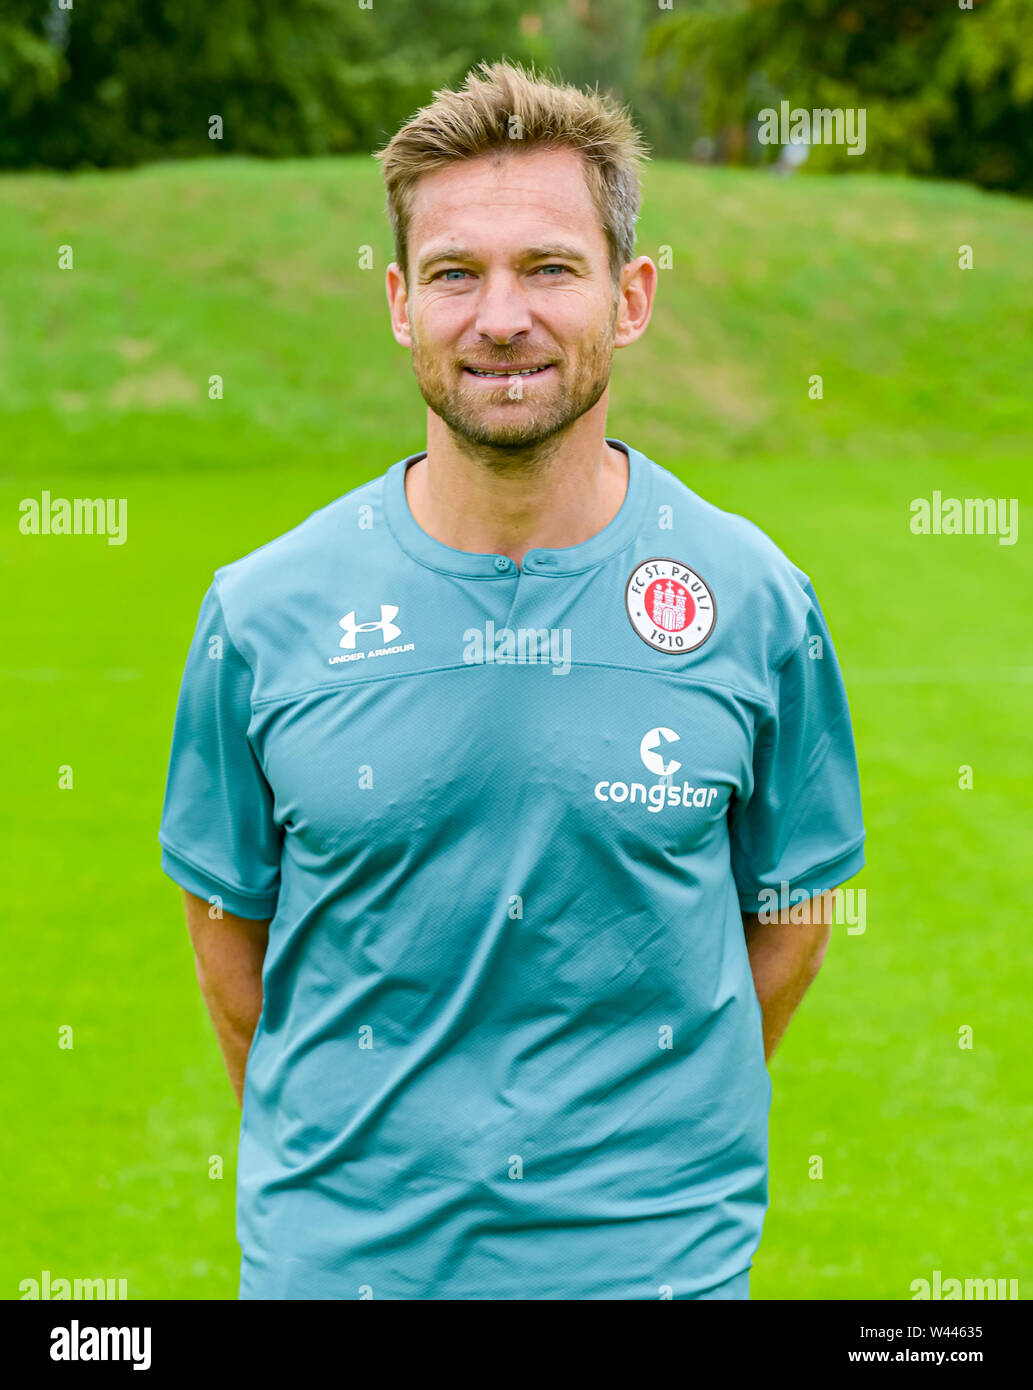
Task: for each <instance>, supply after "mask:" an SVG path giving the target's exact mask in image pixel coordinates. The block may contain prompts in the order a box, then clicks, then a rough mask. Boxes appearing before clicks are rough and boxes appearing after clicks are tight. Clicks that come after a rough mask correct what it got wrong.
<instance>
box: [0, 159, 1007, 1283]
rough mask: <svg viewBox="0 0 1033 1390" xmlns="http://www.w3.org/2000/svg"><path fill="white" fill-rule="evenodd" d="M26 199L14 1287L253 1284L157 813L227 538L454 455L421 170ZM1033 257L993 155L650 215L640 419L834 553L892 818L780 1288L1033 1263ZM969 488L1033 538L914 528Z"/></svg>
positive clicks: (617, 423) (85, 182)
mask: <svg viewBox="0 0 1033 1390" xmlns="http://www.w3.org/2000/svg"><path fill="white" fill-rule="evenodd" d="M0 209H2V212H0V267H2V284H0V388H2V389H0V440H2V454H0V458H2V461H0V508H2V516H3V518H4V521H3V526H2V529H0V535H2V560H3V566H4V569H3V576H4V580H5V596H6V601H5V603H4V624H5V629H6V631H5V637H4V649H3V653H2V655H0V668H2V674H3V685H2V690H3V696H2V700H3V715H4V721H5V724H4V726H5V728H6V729H7V730H8V733H7V738H6V740H5V743H6V748H5V756H4V759H3V763H4V771H5V774H6V776H5V794H4V796H3V799H2V814H3V828H2V833H3V845H4V851H5V853H4V860H5V864H6V872H5V875H4V879H5V888H6V892H5V904H4V920H5V937H6V942H7V949H6V951H5V959H6V968H5V970H4V972H3V980H2V989H3V993H2V999H0V1019H2V1024H3V1029H4V1034H3V1039H2V1046H3V1057H4V1063H5V1065H4V1067H3V1071H2V1080H0V1106H2V1110H3V1114H4V1117H5V1123H4V1125H3V1127H2V1129H3V1139H2V1143H3V1150H2V1160H3V1173H4V1181H3V1193H4V1207H5V1209H4V1210H3V1212H2V1222H3V1241H2V1245H0V1252H2V1253H0V1296H2V1297H6V1298H17V1297H18V1296H19V1293H18V1285H19V1282H20V1281H21V1280H22V1279H26V1278H37V1279H38V1278H39V1277H40V1274H41V1271H42V1270H44V1269H49V1270H50V1271H51V1272H52V1274H53V1275H54V1276H55V1277H57V1276H64V1277H75V1276H80V1277H123V1278H127V1279H128V1281H129V1292H130V1296H131V1297H133V1298H233V1297H235V1295H236V1277H237V1260H238V1253H237V1247H236V1243H235V1239H234V1229H233V1205H234V1180H235V1148H236V1123H237V1112H236V1106H235V1103H234V1100H233V1097H232V1094H231V1091H230V1087H229V1083H228V1081H227V1080H226V1078H225V1076H224V1074H223V1071H222V1066H221V1062H220V1060H219V1056H218V1051H217V1047H216V1044H215V1040H214V1036H213V1034H212V1032H211V1029H210V1025H209V1024H208V1021H207V1016H206V1014H205V1012H204V1007H203V1004H202V1002H201V999H200V996H199V993H198V990H197V986H196V984H195V980H194V975H193V964H192V958H191V953H190V950H189V946H188V940H187V935H186V930H185V927H184V924H183V919H182V913H181V907H180V898H179V892H178V890H177V889H176V888H175V887H174V885H173V884H172V883H171V882H170V881H169V880H167V879H166V878H165V877H164V876H163V875H162V873H161V872H160V869H159V866H158V845H157V840H156V832H157V826H158V818H159V813H160V806H161V798H162V792H163V787H164V779H165V771H166V760H167V756H168V746H169V738H170V733H171V721H172V714H173V709H174V705H175V699H176V694H177V690H178V683H179V678H180V674H181V670H182V665H183V661H184V659H185V655H186V650H187V645H188V642H189V639H190V636H191V634H192V632H193V628H194V623H195V620H196V616H197V608H198V604H199V602H200V599H201V596H202V594H203V592H204V590H205V588H206V587H207V584H208V582H209V580H210V577H211V573H212V571H213V569H214V568H216V567H217V566H218V565H221V564H224V563H226V562H228V561H230V560H232V559H234V558H236V557H238V556H240V555H242V554H244V553H246V552H247V551H249V550H251V549H253V548H254V547H256V546H258V545H260V544H262V543H263V542H265V541H267V540H269V539H271V538H272V537H273V536H275V535H278V534H279V533H281V532H282V531H284V530H286V529H288V528H289V527H290V526H292V525H294V524H295V523H296V522H298V521H300V520H301V519H302V518H304V517H305V516H306V515H308V513H310V512H311V511H313V510H315V509H316V508H317V507H320V506H322V505H324V504H325V503H326V502H328V501H330V500H331V499H333V498H334V497H337V496H340V495H341V494H342V493H343V492H346V491H348V490H349V489H350V488H352V487H353V486H355V485H356V484H358V483H360V482H362V481H364V480H365V479H367V478H370V477H372V476H374V475H376V474H378V473H381V472H383V471H384V470H385V469H386V468H387V467H388V466H389V465H390V464H391V463H393V462H394V461H395V460H396V459H397V458H399V457H401V456H402V455H404V454H407V453H411V452H413V451H415V450H416V449H419V448H420V447H422V442H423V420H424V413H423V406H422V402H421V400H420V399H419V396H418V393H417V391H416V388H415V383H414V381H413V379H412V376H411V372H410V368H409V361H408V356H407V354H406V353H405V352H403V351H402V350H401V349H400V348H398V347H397V346H396V345H395V343H394V341H393V339H392V338H391V336H390V333H389V330H388V324H387V318H386V311H385V306H384V299H383V268H384V265H385V262H386V260H387V259H389V258H390V257H389V238H388V233H387V224H386V218H385V217H384V216H383V213H382V191H381V188H380V185H379V181H378V174H377V170H376V168H375V166H374V164H373V161H372V160H369V159H356V160H350V161H331V160H326V161H316V162H307V163H301V162H299V163H291V164H283V165H276V166H270V165H266V164H262V163H258V162H255V163H251V162H246V161H211V162H208V163H202V164H171V165H164V166H161V165H159V166H152V167H150V168H146V169H142V170H139V171H136V172H131V173H120V174H115V175H110V174H106V175H86V176H76V177H73V178H65V177H57V176H19V177H11V176H6V177H3V178H0ZM962 244H968V245H971V246H972V248H973V256H974V268H973V269H971V270H964V271H963V270H959V269H958V265H957V261H958V248H959V246H961V245H962ZM63 245H70V246H71V247H72V249H73V254H74V266H75V268H74V269H73V270H65V271H61V270H59V269H58V254H59V248H60V247H61V246H63ZM1031 245H1033V206H1030V205H1029V204H1022V203H1019V202H1016V201H1012V200H1009V199H1006V198H1003V197H996V196H988V195H986V194H983V193H980V192H977V191H974V190H972V189H969V188H966V187H961V186H948V185H942V184H941V185H936V184H918V183H913V182H908V181H905V180H896V179H887V178H873V177H863V176H853V177H850V178H847V179H818V178H809V179H808V178H798V179H791V180H780V179H778V178H776V177H771V176H763V175H756V174H749V173H740V172H736V171H724V170H714V171H709V170H699V169H694V168H690V167H682V166H674V165H662V164H657V165H654V166H652V167H651V168H650V170H649V172H648V175H647V181H646V205H645V213H644V216H643V219H642V221H641V223H640V228H639V247H640V250H642V251H644V252H646V253H648V254H650V255H652V256H653V257H654V259H659V258H660V256H661V255H663V254H664V252H663V250H662V248H664V247H669V248H670V255H671V257H672V260H673V263H672V265H671V267H670V268H669V269H665V270H664V271H663V272H662V274H661V277H660V295H659V305H658V309H657V312H656V315H655V318H654V321H653V325H652V327H651V329H650V331H649V333H648V334H647V336H646V338H645V339H644V340H643V342H641V343H640V344H638V345H637V346H635V347H634V348H631V349H628V350H626V351H624V352H622V353H620V354H618V358H617V361H616V364H615V373H614V382H613V389H612V396H611V411H610V420H609V433H610V434H611V435H616V436H617V437H619V438H623V439H625V440H627V441H629V442H630V443H632V444H634V445H635V446H636V447H637V448H640V449H642V450H643V451H644V452H645V453H647V454H648V455H650V456H651V457H652V458H654V459H656V460H657V461H658V462H659V463H662V464H663V465H664V466H666V467H668V468H671V469H672V470H673V471H675V472H676V473H678V474H679V475H680V476H681V477H683V478H684V479H685V480H686V481H687V482H688V483H689V484H690V486H692V487H694V488H695V489H696V490H697V491H699V492H701V493H702V494H703V495H704V496H706V497H707V498H709V499H711V500H712V501H714V502H716V503H717V504H718V505H720V506H723V507H726V508H728V509H730V510H733V511H737V512H742V513H744V514H745V515H747V516H749V517H750V518H752V519H753V520H754V521H756V522H757V523H758V524H759V525H760V526H762V527H763V528H764V529H765V530H766V531H767V532H768V533H769V534H770V535H771V536H773V538H774V539H775V540H776V541H777V542H778V543H779V544H780V545H781V546H782V547H783V549H784V550H786V551H787V553H788V554H789V555H790V556H791V557H792V559H794V560H795V561H796V563H797V564H799V565H800V566H801V568H803V569H804V570H806V571H807V572H808V573H809V574H810V575H811V577H812V579H813V581H814V584H815V587H816V589H817V592H818V594H819V595H820V597H821V600H822V604H823V607H824V610H825V613H826V616H827V618H828V620H829V624H830V627H831V630H832V633H833V636H834V638H835V640H836V644H837V649H838V652H839V656H840V660H841V663H842V666H843V671H844V675H845V679H846V682H847V688H848V691H849V694H850V698H851V707H852V711H853V716H854V724H855V731H856V737H857V743H858V751H859V757H860V763H861V774H862V783H863V792H864V804H865V820H866V824H867V829H868V844H867V855H868V864H867V867H866V868H865V870H864V871H863V873H862V874H861V875H860V876H859V878H858V879H857V880H856V882H855V884H854V885H853V886H854V887H863V888H864V889H865V890H866V892H867V904H866V909H867V911H866V916H867V929H866V931H865V932H864V933H863V934H853V935H852V934H848V933H847V931H846V928H845V926H844V927H839V928H837V929H836V930H835V932H834V934H833V941H832V944H831V946H830V949H829V954H828V958H827V961H826V964H825V967H824V969H823V971H822V973H821V975H820V976H819V978H818V981H817V982H816V984H815V986H814V987H813V989H812V991H811V993H810V994H809V995H808V997H807V999H806V1000H805V1002H804V1004H803V1006H802V1008H801V1010H800V1013H799V1014H798V1015H797V1017H796V1019H795V1020H794V1021H793V1023H792V1024H791V1026H790V1029H789V1032H788V1034H787V1036H786V1038H785V1040H784V1041H783V1043H782V1046H781V1048H780V1050H779V1052H778V1053H777V1054H776V1056H775V1058H774V1061H773V1064H772V1074H773V1080H774V1088H775V1098H774V1104H773V1109H772V1120H771V1156H772V1167H771V1192H772V1207H771V1211H770V1212H769V1215H768V1219H767V1224H766V1227H765V1235H764V1240H763V1242H762V1244H761V1247H760V1250H759V1252H758V1255H757V1258H756V1261H755V1264H754V1271H753V1281H752V1287H753V1295H754V1297H756V1298H798V1299H841V1298H892V1299H906V1298H909V1297H910V1284H911V1281H912V1280H913V1279H918V1278H926V1279H929V1278H931V1277H932V1271H933V1270H935V1269H939V1270H940V1271H941V1272H942V1274H943V1277H944V1278H948V1277H958V1278H965V1277H970V1278H984V1277H993V1278H1018V1279H1019V1280H1020V1296H1022V1297H1028V1296H1029V1292H1030V1290H1031V1289H1033V1239H1031V1232H1033V1161H1031V1158H1030V1134H1031V1131H1033V1086H1031V1083H1030V1078H1029V1073H1028V1072H1027V1070H1026V1046H1027V1029H1028V1018H1029V1010H1030V998H1031V984H1033V979H1031V977H1033V947H1031V945H1030V933H1029V926H1028V924H1027V922H1026V920H1025V918H1026V902H1025V874H1026V872H1028V870H1029V866H1030V842H1031V834H1030V829H1031V824H1033V819H1031V813H1033V753H1031V740H1030V723H1031V714H1033V699H1031V697H1033V654H1031V632H1033V621H1031V619H1033V612H1031V609H1033V599H1031V595H1033V560H1031V558H1030V556H1031V551H1030V546H1029V542H1028V538H1027V535H1026V533H1025V531H1024V530H1023V528H1024V527H1026V526H1027V525H1029V524H1030V523H1029V522H1028V521H1027V520H1026V516H1025V515H1024V514H1021V509H1022V507H1023V506H1024V505H1025V504H1026V502H1027V500H1028V499H1029V497H1030V491H1029V487H1028V484H1027V479H1028V477H1029V469H1030V464H1031V458H1033V447H1031V446H1033V389H1031V382H1033V373H1031V367H1033V342H1031V334H1030V322H1029V315H1028V311H1027V309H1026V308H1025V306H1028V305H1029V303H1030V302H1031V300H1033V257H1031V256H1030V254H1029V248H1030V246H1031ZM364 246H368V247H370V248H372V258H373V263H374V269H372V270H365V269H359V268H358V265H359V256H360V249H361V248H362V247H364ZM815 373H817V374H820V375H821V376H822V377H823V381H824V398H823V399H822V400H820V401H816V400H811V399H809V398H808V379H809V378H810V377H811V375H812V374H815ZM213 374H219V375H221V376H222V377H223V378H224V382H225V388H224V389H225V397H224V399H223V400H221V401H210V400H209V399H208V397H207V383H208V378H209V377H210V376H211V375H213ZM43 489H47V490H49V491H50V493H51V494H52V496H55V497H77V496H79V497H82V496H90V497H124V498H126V499H127V503H128V540H127V543H126V544H125V545H124V546H109V545H107V544H106V543H105V542H104V540H103V539H100V538H97V537H89V536H70V537H57V536H46V537H45V536H35V537H29V536H22V535H20V534H19V531H18V519H19V511H18V504H19V501H20V500H21V499H23V498H28V497H36V498H38V497H39V496H40V493H41V491H42V490H43ZM934 489H939V490H940V491H941V492H942V493H943V495H944V496H955V497H960V498H964V497H1003V498H1018V499H1019V501H1020V530H1019V541H1018V544H1016V545H1010V546H1007V545H1000V544H998V541H997V539H996V538H995V537H993V536H914V535H912V534H911V532H910V529H909V517H910V508H909V504H910V502H911V499H913V498H918V497H931V495H932V493H933V491H934ZM963 764H967V765H970V766H971V767H972V769H973V774H972V775H973V785H972V788H971V789H970V790H961V789H959V785H958V781H959V767H961V766H962V765H963ZM64 765H70V766H71V767H72V769H73V776H74V786H73V788H72V789H60V788H59V785H58V781H59V769H60V768H61V767H62V766H64ZM63 1026H70V1027H71V1028H72V1029H73V1030H74V1033H73V1037H74V1046H73V1047H72V1048H71V1049H61V1048H59V1046H58V1039H59V1029H60V1028H62V1027H63ZM966 1026H968V1027H971V1029H972V1030H973V1035H972V1036H973V1045H972V1047H971V1048H970V1049H968V1048H964V1049H963V1048H960V1047H959V1030H960V1029H963V1028H964V1027H966ZM212 1155H221V1156H222V1159H223V1161H224V1173H223V1177H222V1178H221V1179H218V1178H212V1177H210V1176H209V1171H210V1159H211V1156H212ZM814 1155H819V1156H821V1158H822V1160H823V1170H824V1172H823V1177H822V1178H821V1179H820V1180H815V1179H813V1178H812V1177H810V1176H809V1165H810V1163H811V1159H812V1156H814Z"/></svg>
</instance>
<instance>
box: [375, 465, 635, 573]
mask: <svg viewBox="0 0 1033 1390" xmlns="http://www.w3.org/2000/svg"><path fill="white" fill-rule="evenodd" d="M606 442H607V444H609V445H611V447H612V448H614V449H620V450H621V452H622V453H625V454H627V456H628V487H627V491H626V492H625V495H624V501H623V502H622V503H621V507H620V510H619V511H618V512H617V515H616V516H615V517H614V518H613V520H612V521H611V522H610V523H609V525H608V526H604V527H603V529H602V530H601V531H598V532H596V534H595V535H594V536H589V538H588V540H586V541H582V542H581V544H580V545H571V546H564V547H562V548H560V549H558V550H543V549H540V548H539V549H534V550H529V551H528V552H527V554H526V555H525V556H524V561H523V565H522V569H523V571H524V572H525V573H527V574H542V575H561V574H579V573H581V572H582V571H583V570H588V569H594V568H595V567H596V566H597V565H601V564H603V563H605V561H607V560H609V559H611V558H612V557H613V556H614V555H616V554H617V553H618V552H619V551H621V550H623V549H624V547H625V546H626V545H628V544H629V543H630V542H631V541H632V540H633V539H634V537H635V536H636V535H637V534H638V532H639V529H640V526H641V523H642V518H643V516H644V515H645V510H646V505H647V502H648V491H649V460H648V459H647V458H646V457H645V455H644V454H640V453H639V451H638V450H637V449H632V448H631V447H630V445H628V444H625V443H624V441H623V440H621V439H610V438H607V440H606ZM426 457H427V451H426V450H425V449H424V450H423V451H422V452H421V453H418V454H410V455H409V456H408V458H404V459H399V460H398V462H397V463H394V464H392V465H391V467H390V468H389V469H388V471H387V473H386V475H385V481H384V514H385V516H386V518H387V524H388V526H389V527H390V529H391V533H392V535H393V536H394V538H395V540H396V541H397V542H398V544H399V545H400V546H401V547H402V549H403V550H404V551H405V552H406V554H408V555H410V556H411V557H412V558H413V559H414V560H418V561H419V563H420V564H421V565H426V566H428V568H430V569H434V570H439V571H440V572H441V573H443V574H456V575H461V576H463V577H464V578H466V579H507V578H508V579H511V578H513V576H514V575H516V574H517V573H518V570H517V567H516V565H515V564H514V563H513V561H512V560H510V559H509V557H508V556H506V555H489V554H480V553H477V552H475V551H472V550H455V549H453V547H452V546H450V545H443V544H442V542H441V541H437V540H435V539H434V537H433V536H431V535H429V534H428V533H427V532H426V531H424V530H423V528H422V527H421V526H420V525H419V524H418V523H417V521H416V519H415V517H414V516H413V514H412V512H411V511H410V510H409V501H408V498H407V497H406V495H405V473H406V469H407V468H409V467H410V465H411V464H414V463H416V462H418V460H419V459H422V458H426Z"/></svg>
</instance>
